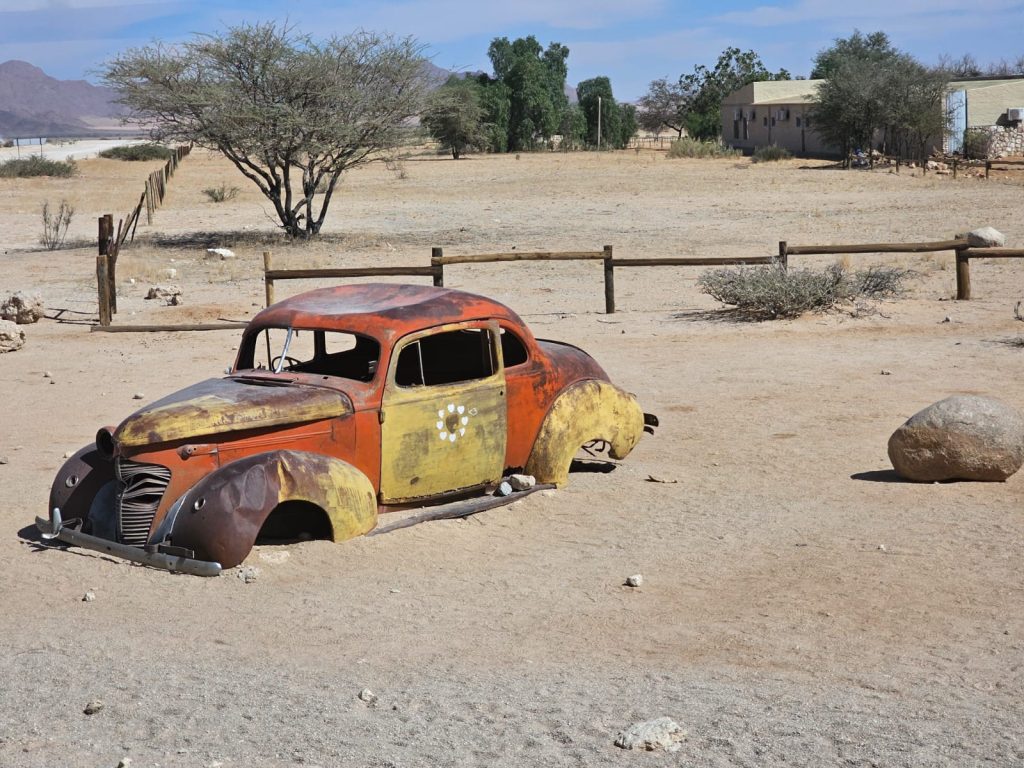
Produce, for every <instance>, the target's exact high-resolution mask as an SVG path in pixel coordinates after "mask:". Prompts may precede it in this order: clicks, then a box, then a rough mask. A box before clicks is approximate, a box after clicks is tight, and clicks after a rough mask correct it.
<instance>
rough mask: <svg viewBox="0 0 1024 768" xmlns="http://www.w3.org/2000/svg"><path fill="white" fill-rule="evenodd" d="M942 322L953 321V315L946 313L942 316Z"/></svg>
mask: <svg viewBox="0 0 1024 768" xmlns="http://www.w3.org/2000/svg"><path fill="white" fill-rule="evenodd" d="M942 322H944V323H952V322H953V317H952V316H951V315H946V316H945V317H944V318H942Z"/></svg>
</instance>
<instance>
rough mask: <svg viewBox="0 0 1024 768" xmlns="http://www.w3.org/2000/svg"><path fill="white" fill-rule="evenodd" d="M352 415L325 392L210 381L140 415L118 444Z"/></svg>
mask: <svg viewBox="0 0 1024 768" xmlns="http://www.w3.org/2000/svg"><path fill="white" fill-rule="evenodd" d="M353 410H354V408H353V406H352V402H351V400H349V399H348V398H347V397H346V396H345V395H344V394H342V393H340V392H338V391H336V390H331V389H327V388H314V387H304V386H299V385H294V384H289V383H288V382H287V380H283V381H280V382H265V381H262V380H257V379H245V378H227V379H208V380H207V381H203V382H200V383H199V384H194V385H192V386H191V387H187V388H185V389H182V390H180V391H178V392H175V393H174V394H172V395H168V396H167V397H165V398H163V399H162V400H158V401H157V402H155V403H153V404H152V405H149V406H146V407H145V408H143V409H141V410H139V411H136V412H135V413H134V414H132V415H131V416H129V417H128V418H127V419H125V420H124V421H123V422H122V423H121V425H120V426H119V427H118V428H117V431H116V432H115V433H114V439H115V440H116V441H117V442H118V443H119V444H120V445H122V446H125V447H128V448H133V447H138V446H143V445H153V444H157V443H167V442H172V441H174V440H183V439H185V438H196V437H203V436H207V435H216V434H223V433H225V432H237V431H242V430H248V429H257V428H265V427H273V426H278V425H283V424H295V423H299V422H304V421H316V420H319V419H329V418H334V417H337V416H344V415H347V414H350V413H352V412H353Z"/></svg>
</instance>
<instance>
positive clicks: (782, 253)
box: [779, 240, 789, 272]
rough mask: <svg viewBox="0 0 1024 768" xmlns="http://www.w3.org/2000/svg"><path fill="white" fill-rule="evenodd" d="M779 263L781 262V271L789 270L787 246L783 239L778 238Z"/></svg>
mask: <svg viewBox="0 0 1024 768" xmlns="http://www.w3.org/2000/svg"><path fill="white" fill-rule="evenodd" d="M779 263H780V264H782V271H783V272H786V271H788V270H789V246H787V245H786V241H785V240H779Z"/></svg>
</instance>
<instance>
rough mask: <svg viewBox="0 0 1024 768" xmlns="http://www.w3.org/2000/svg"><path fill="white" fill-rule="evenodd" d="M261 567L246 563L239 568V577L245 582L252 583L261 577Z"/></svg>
mask: <svg viewBox="0 0 1024 768" xmlns="http://www.w3.org/2000/svg"><path fill="white" fill-rule="evenodd" d="M259 575H260V569H259V568H256V567H255V566H252V565H246V566H243V567H242V568H239V569H238V578H239V579H241V580H242V582H243V583H245V584H252V583H253V582H254V581H256V579H257V578H259Z"/></svg>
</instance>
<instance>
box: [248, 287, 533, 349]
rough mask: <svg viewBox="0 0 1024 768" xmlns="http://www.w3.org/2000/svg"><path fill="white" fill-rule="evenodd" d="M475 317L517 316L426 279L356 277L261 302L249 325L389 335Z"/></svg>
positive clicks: (381, 337) (513, 318) (516, 318)
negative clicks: (424, 281) (421, 282)
mask: <svg viewBox="0 0 1024 768" xmlns="http://www.w3.org/2000/svg"><path fill="white" fill-rule="evenodd" d="M481 318H503V319H507V320H510V321H512V322H514V323H516V324H518V325H521V324H522V321H521V320H520V319H519V316H518V315H516V313H515V312H513V311H512V310H511V309H509V308H508V307H506V306H505V305H504V304H500V303H498V302H497V301H494V300H492V299H488V298H485V297H483V296H477V295H476V294H473V293H467V292H465V291H458V290H454V289H451V288H436V287H434V286H428V285H408V284H405V285H403V284H394V283H362V284H359V285H341V286H336V287H333V288H320V289H318V290H315V291H308V292H307V293H300V294H299V295H297V296H292V297H290V298H287V299H285V300H284V301H280V302H278V303H277V304H274V305H273V306H270V307H267V308H266V309H264V310H263V311H262V312H260V313H259V314H258V315H256V317H254V318H253V320H252V323H251V325H250V327H255V326H260V327H264V326H277V327H287V326H294V327H296V328H323V329H333V330H339V331H341V330H343V331H348V332H350V333H356V334H362V335H365V336H370V337H372V338H376V339H379V340H381V341H393V340H394V339H397V338H399V337H401V336H404V335H406V334H407V333H412V332H413V331H417V330H420V329H423V328H430V327H432V326H437V325H444V324H446V323H457V322H462V321H464V320H476V319H481Z"/></svg>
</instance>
